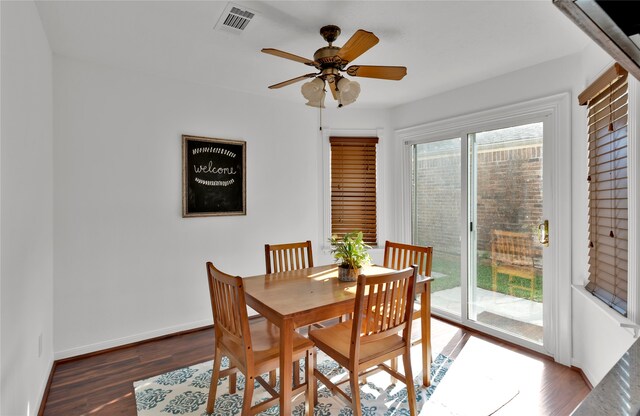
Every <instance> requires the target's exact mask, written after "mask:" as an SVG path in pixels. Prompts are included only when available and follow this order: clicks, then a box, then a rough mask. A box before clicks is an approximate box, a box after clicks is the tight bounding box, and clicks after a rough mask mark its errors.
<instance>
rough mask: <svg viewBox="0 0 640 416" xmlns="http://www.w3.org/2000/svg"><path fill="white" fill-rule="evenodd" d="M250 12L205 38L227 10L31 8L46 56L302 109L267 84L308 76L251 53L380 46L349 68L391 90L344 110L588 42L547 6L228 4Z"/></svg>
mask: <svg viewBox="0 0 640 416" xmlns="http://www.w3.org/2000/svg"><path fill="white" fill-rule="evenodd" d="M234 3H236V4H238V5H240V6H244V7H248V8H250V9H253V10H255V11H256V12H257V14H258V15H257V16H256V17H255V18H254V19H253V20H252V21H251V23H249V25H248V26H247V29H246V30H245V31H244V33H242V34H240V35H236V34H231V33H228V32H225V31H220V30H214V26H215V25H216V22H217V21H218V18H219V17H220V15H221V14H222V12H223V11H224V9H225V6H226V5H227V2H226V1H193V2H192V1H102V2H97V1H40V2H38V3H37V5H38V10H39V12H40V16H41V18H42V22H43V25H44V28H45V31H46V33H47V36H48V38H49V42H50V45H51V48H52V49H53V52H54V53H55V54H58V55H62V56H67V57H73V58H77V59H81V60H84V61H90V62H96V63H101V64H106V65H109V66H114V67H119V68H125V69H131V70H136V71H142V72H144V73H154V74H160V75H164V76H169V77H173V78H178V79H184V80H189V81H192V82H196V83H202V84H208V85H215V86H222V87H225V88H230V89H234V90H240V91H245V92H250V93H253V94H261V95H266V96H271V97H277V98H280V99H286V100H292V101H295V102H299V103H300V104H301V105H302V104H303V103H304V102H305V101H304V99H303V97H302V96H301V94H300V86H301V84H302V83H299V84H294V85H290V86H287V87H284V88H282V89H279V90H268V89H267V86H268V85H271V84H275V83H277V82H280V81H284V80H287V79H290V78H294V77H296V76H299V75H302V74H305V73H309V72H313V71H310V68H309V67H307V66H305V65H303V64H300V63H297V62H294V61H290V60H286V59H282V58H277V57H274V56H270V55H266V54H263V53H261V52H260V49H262V48H265V47H271V48H276V49H280V50H284V51H287V52H290V53H293V54H296V55H301V56H304V57H308V58H312V57H313V53H314V52H315V50H316V49H318V48H320V47H322V46H325V45H326V43H325V42H324V40H323V39H322V37H321V36H320V34H319V29H320V27H321V26H324V25H327V24H335V25H338V26H340V27H341V29H342V35H341V36H340V37H339V38H338V40H337V41H336V42H335V45H336V46H341V45H343V44H344V42H346V40H347V39H348V38H349V37H350V36H351V35H352V34H353V33H354V32H355V31H356V30H357V29H360V28H362V29H365V30H368V31H371V32H373V33H375V34H376V35H377V36H378V37H379V38H380V43H378V44H377V45H376V46H374V47H373V48H372V49H370V50H369V51H368V52H366V53H365V54H364V55H362V56H361V57H359V58H358V59H356V60H355V61H354V64H360V65H403V66H406V67H407V68H408V75H407V76H406V77H405V78H404V79H403V80H401V81H386V80H377V79H366V78H358V81H359V82H360V84H361V86H362V92H361V94H360V97H359V98H358V101H357V102H356V103H355V104H352V106H358V107H362V108H385V107H392V106H396V105H399V104H403V103H407V102H410V101H415V100H417V99H420V98H423V97H427V96H430V95H435V94H438V93H441V92H444V91H447V90H451V89H455V88H458V87H461V86H464V85H468V84H472V83H476V82H479V81H482V80H484V79H488V78H492V77H496V76H499V75H501V74H504V73H508V72H511V71H514V70H518V69H521V68H525V67H528V66H531V65H535V64H538V63H541V62H544V61H548V60H551V59H555V58H559V57H561V56H565V55H569V54H572V53H575V52H578V51H580V50H582V49H583V48H584V47H585V46H586V45H587V44H588V43H589V42H590V41H589V39H588V38H587V36H586V35H584V34H583V33H582V32H581V31H580V29H578V28H577V27H576V26H575V25H574V24H573V23H571V22H570V21H569V20H568V19H567V18H566V17H565V16H564V15H563V14H562V13H561V12H560V11H559V10H557V9H556V7H555V6H553V4H552V3H551V0H538V1H522V0H520V1H515V0H514V1H251V2H247V1H236V2H234Z"/></svg>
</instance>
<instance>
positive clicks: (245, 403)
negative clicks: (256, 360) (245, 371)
mask: <svg viewBox="0 0 640 416" xmlns="http://www.w3.org/2000/svg"><path fill="white" fill-rule="evenodd" d="M245 379H246V381H245V383H244V398H243V399H242V415H243V416H244V415H250V414H251V401H252V400H253V376H251V377H249V375H246V376H245Z"/></svg>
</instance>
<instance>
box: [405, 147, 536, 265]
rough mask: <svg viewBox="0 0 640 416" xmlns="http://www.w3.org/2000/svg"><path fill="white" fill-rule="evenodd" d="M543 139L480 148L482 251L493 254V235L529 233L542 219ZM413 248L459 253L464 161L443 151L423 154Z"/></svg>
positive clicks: (420, 165) (479, 210)
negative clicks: (498, 233) (513, 232)
mask: <svg viewBox="0 0 640 416" xmlns="http://www.w3.org/2000/svg"><path fill="white" fill-rule="evenodd" d="M541 163H542V147H541V144H540V140H528V141H517V142H513V144H511V145H509V144H505V143H497V144H487V145H484V146H482V147H479V149H478V154H477V165H478V179H477V195H478V204H477V225H479V227H477V228H476V230H477V237H478V250H479V251H489V250H490V249H491V231H492V230H494V229H496V230H506V231H520V232H530V233H532V235H535V231H536V228H537V224H538V223H539V222H540V220H541V218H542V180H541V179H542V171H541ZM416 172H417V187H418V188H417V192H416V195H417V200H416V201H414V203H415V210H416V221H415V224H414V227H415V228H414V237H415V243H416V244H420V245H432V246H434V249H435V250H437V251H439V252H440V253H450V254H458V255H459V254H460V234H461V232H460V225H459V218H460V189H459V186H460V157H459V152H451V151H442V152H439V153H433V152H432V153H430V154H428V155H425V154H423V155H419V156H418V162H417V170H416Z"/></svg>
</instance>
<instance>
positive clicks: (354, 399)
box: [349, 371, 362, 416]
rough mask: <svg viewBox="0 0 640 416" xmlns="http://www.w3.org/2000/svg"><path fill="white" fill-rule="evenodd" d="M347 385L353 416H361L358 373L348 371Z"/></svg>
mask: <svg viewBox="0 0 640 416" xmlns="http://www.w3.org/2000/svg"><path fill="white" fill-rule="evenodd" d="M349 383H350V384H351V409H353V414H354V415H355V416H362V406H361V405H360V385H359V384H358V373H357V372H356V371H349Z"/></svg>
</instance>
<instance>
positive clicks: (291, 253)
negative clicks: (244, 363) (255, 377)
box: [264, 240, 313, 386]
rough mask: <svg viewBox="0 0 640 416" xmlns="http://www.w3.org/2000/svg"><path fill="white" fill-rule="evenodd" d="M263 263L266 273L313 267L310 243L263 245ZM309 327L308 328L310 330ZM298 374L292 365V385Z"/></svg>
mask: <svg viewBox="0 0 640 416" xmlns="http://www.w3.org/2000/svg"><path fill="white" fill-rule="evenodd" d="M264 261H265V266H266V273H267V274H270V273H279V272H287V271H289V270H297V269H305V268H307V267H313V250H312V249H311V241H309V240H307V241H303V242H299V243H285V244H265V245H264ZM310 328H311V327H308V328H307V330H308V329H310ZM299 373H300V364H298V362H294V363H293V374H294V379H293V385H294V386H297V385H298V384H299V380H298V377H295V375H296V374H299ZM274 379H275V373H271V374H269V380H270V381H273V380H274Z"/></svg>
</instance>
